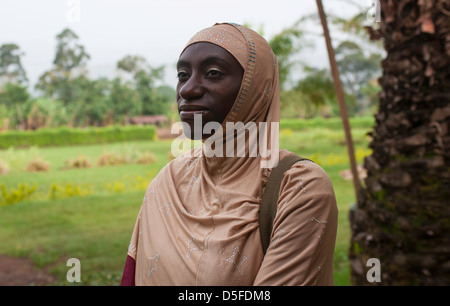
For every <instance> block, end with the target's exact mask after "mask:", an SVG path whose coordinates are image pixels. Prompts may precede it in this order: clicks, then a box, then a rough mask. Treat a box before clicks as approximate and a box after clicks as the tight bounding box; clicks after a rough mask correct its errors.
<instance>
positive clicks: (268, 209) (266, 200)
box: [259, 154, 307, 254]
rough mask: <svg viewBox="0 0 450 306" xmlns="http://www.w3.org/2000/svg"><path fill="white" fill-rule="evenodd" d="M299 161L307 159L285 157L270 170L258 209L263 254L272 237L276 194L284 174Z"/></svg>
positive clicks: (276, 200)
mask: <svg viewBox="0 0 450 306" xmlns="http://www.w3.org/2000/svg"><path fill="white" fill-rule="evenodd" d="M300 160H307V158H303V157H301V156H298V155H295V154H293V155H288V156H286V157H285V158H283V159H282V160H280V161H279V163H278V165H277V166H276V167H275V168H273V169H272V172H271V173H270V176H269V179H268V180H267V183H266V187H265V189H264V193H263V195H262V200H261V207H260V209H259V231H260V234H261V243H262V247H263V252H264V254H266V251H267V248H268V247H269V244H270V238H271V236H272V227H273V220H274V219H275V215H276V213H277V204H278V194H279V193H280V185H281V181H282V180H283V177H284V173H285V172H286V171H287V170H289V169H290V168H291V167H292V165H293V164H294V163H295V162H298V161H300Z"/></svg>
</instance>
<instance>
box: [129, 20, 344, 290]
mask: <svg viewBox="0 0 450 306" xmlns="http://www.w3.org/2000/svg"><path fill="white" fill-rule="evenodd" d="M177 69H178V86H177V102H178V110H179V113H180V118H181V120H182V122H184V124H185V134H186V135H188V136H190V137H191V138H201V139H202V140H203V141H204V145H203V147H202V148H196V149H194V150H193V151H191V152H189V154H185V155H183V156H180V157H178V158H176V159H175V160H173V161H172V162H170V163H169V164H167V165H166V166H165V167H164V168H163V169H162V170H161V171H160V173H159V174H158V175H157V177H156V178H155V179H153V180H152V182H151V183H150V185H149V187H148V189H147V191H146V194H145V197H144V201H143V204H142V207H141V210H140V212H139V214H138V218H137V221H136V225H135V228H134V232H133V234H132V238H131V243H130V246H129V250H128V257H127V262H126V265H125V269H124V275H123V279H122V285H332V284H333V251H334V244H335V239H336V230H337V207H336V200H335V196H334V192H333V188H332V185H331V182H330V180H329V178H328V176H327V175H326V173H325V172H324V171H323V170H322V169H321V168H320V167H319V166H318V165H317V164H315V163H313V162H309V161H302V162H298V163H295V164H294V165H293V166H292V167H291V168H290V169H289V170H288V171H286V172H285V174H284V177H283V180H282V183H281V187H280V192H279V200H278V203H277V213H276V216H275V219H274V222H273V230H272V235H271V242H270V245H269V247H268V249H267V252H266V253H265V254H264V252H263V250H262V247H261V238H260V234H259V223H258V213H259V207H260V204H261V196H262V194H263V191H264V188H265V184H266V182H267V180H268V177H269V175H270V173H271V170H272V168H271V166H270V165H272V166H275V165H276V163H277V161H278V159H282V158H283V157H285V156H287V155H289V154H291V153H290V152H288V151H286V150H282V151H279V150H278V148H277V144H278V142H277V139H276V138H274V137H273V135H275V136H276V132H277V129H276V127H277V125H276V124H277V123H278V122H279V108H280V100H279V83H278V65H277V61H276V58H275V56H274V55H273V53H272V50H271V49H270V46H269V45H268V44H267V42H266V41H265V40H264V38H262V37H261V36H260V35H258V34H257V33H256V32H254V31H252V30H250V29H248V28H246V27H243V26H240V25H236V24H229V23H225V24H215V25H214V26H212V27H210V28H207V29H204V30H202V31H200V32H198V33H197V34H196V35H195V36H194V37H193V38H192V39H191V40H190V41H189V43H188V44H187V46H186V48H185V49H184V50H183V52H182V53H181V55H180V58H179V61H178V65H177ZM194 119H201V121H202V122H201V124H199V123H198V120H197V122H196V120H194ZM214 122H218V123H220V125H219V126H217V125H216V126H215V128H214V132H212V131H213V129H210V128H207V127H208V124H210V123H214ZM237 123H242V124H243V125H245V126H250V124H251V123H254V124H255V125H262V123H267V124H265V125H264V127H265V129H256V130H255V131H256V133H252V132H246V133H242V129H241V130H239V128H236V126H238V125H237ZM269 123H271V124H269ZM272 123H275V125H274V124H272ZM233 125H234V126H233ZM230 126H233V130H231V133H229V132H230V129H231V128H230ZM241 127H242V125H241ZM186 130H187V132H186ZM194 134H196V135H198V137H195V135H194ZM239 134H241V135H245V134H248V135H250V134H251V135H253V136H247V137H249V141H248V142H246V143H245V148H244V154H240V155H239V154H237V150H238V148H237V146H234V147H233V146H231V148H232V149H231V150H228V147H227V146H226V145H228V144H230V143H233V144H236V143H237V142H239V141H237V140H236V139H237V137H238V136H237V135H239ZM261 135H263V136H264V137H263V138H261V137H260V136H261ZM252 137H253V140H255V139H256V140H260V139H267V140H266V143H265V144H264V146H259V147H258V148H259V149H260V151H259V154H253V153H254V151H253V149H254V148H255V146H252V145H251V138H252ZM244 138H245V137H244ZM211 140H214V141H211ZM221 140H223V144H224V145H221ZM225 144H226V145H225ZM268 144H270V147H271V150H268V146H266V145H268ZM261 147H263V149H261ZM264 148H266V149H264ZM211 153H214V154H211ZM220 153H224V154H220ZM225 153H226V154H225ZM241 153H242V152H241ZM269 153H270V154H269ZM274 157H275V158H274ZM268 159H270V160H272V161H273V160H275V163H273V162H272V163H269V162H267V160H268Z"/></svg>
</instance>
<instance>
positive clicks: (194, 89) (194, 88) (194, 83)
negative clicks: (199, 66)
mask: <svg viewBox="0 0 450 306" xmlns="http://www.w3.org/2000/svg"><path fill="white" fill-rule="evenodd" d="M204 91H205V88H204V87H203V84H202V82H201V79H200V77H199V76H197V75H196V74H193V75H191V76H190V77H189V79H188V80H187V81H186V82H185V83H184V84H183V85H182V86H181V88H180V92H179V94H180V96H181V97H182V98H183V99H185V100H187V101H189V100H195V99H197V98H200V97H201V96H202V95H203V93H204Z"/></svg>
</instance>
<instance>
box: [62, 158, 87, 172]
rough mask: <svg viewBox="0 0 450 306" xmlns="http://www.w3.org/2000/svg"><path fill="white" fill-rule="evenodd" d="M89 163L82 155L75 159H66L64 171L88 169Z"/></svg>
mask: <svg viewBox="0 0 450 306" xmlns="http://www.w3.org/2000/svg"><path fill="white" fill-rule="evenodd" d="M90 167H91V163H90V162H89V160H88V158H87V157H86V156H84V155H79V156H78V157H76V158H69V159H66V161H65V165H64V169H74V168H75V169H82V168H90Z"/></svg>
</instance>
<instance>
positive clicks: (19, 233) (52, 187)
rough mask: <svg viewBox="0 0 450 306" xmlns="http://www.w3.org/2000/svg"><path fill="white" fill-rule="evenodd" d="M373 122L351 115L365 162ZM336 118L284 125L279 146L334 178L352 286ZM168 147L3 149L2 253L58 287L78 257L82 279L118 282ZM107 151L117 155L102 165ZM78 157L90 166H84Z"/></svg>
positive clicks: (342, 265)
mask: <svg viewBox="0 0 450 306" xmlns="http://www.w3.org/2000/svg"><path fill="white" fill-rule="evenodd" d="M327 122H329V124H327ZM371 122H372V121H371V120H369V119H367V118H365V120H362V121H361V120H360V121H357V119H355V121H352V127H353V128H352V136H353V140H354V144H355V150H356V157H357V161H358V163H359V164H361V163H362V160H363V158H364V157H365V156H367V155H369V154H370V150H369V149H368V141H369V139H368V137H367V136H366V134H367V132H368V131H370V129H371ZM291 123H292V122H291ZM338 123H339V122H338ZM338 123H336V121H331V120H330V121H323V120H322V121H319V122H318V121H310V123H309V124H308V122H306V123H305V122H303V123H302V124H301V125H300V124H299V125H295V124H291V125H281V127H280V148H286V149H288V150H290V151H293V152H295V153H297V154H299V155H301V156H304V157H307V158H311V159H313V160H314V161H316V162H317V163H318V164H320V165H321V166H322V167H323V168H324V169H325V171H326V172H327V173H328V175H329V176H330V178H331V180H332V182H333V186H334V188H335V193H336V197H337V201H338V208H339V228H338V237H337V243H336V248H335V284H336V285H342V286H346V285H350V278H349V264H348V260H347V252H348V248H349V241H350V228H349V221H348V211H349V208H350V207H351V205H352V204H353V203H354V202H355V193H354V190H353V184H352V181H351V180H345V179H343V178H342V177H341V175H340V172H341V171H343V170H347V169H349V164H348V157H347V151H346V147H345V139H344V133H343V131H342V128H339V124H338ZM170 147H171V140H155V141H133V142H121V143H112V144H102V145H86V146H65V147H40V148H36V147H33V148H26V149H18V148H10V149H9V150H3V151H0V160H2V161H3V162H4V163H6V164H8V165H9V171H8V173H7V174H3V175H0V188H2V189H0V255H7V256H11V257H25V258H29V259H30V260H31V261H32V262H33V263H34V264H35V265H36V266H37V267H38V268H40V269H45V270H46V271H49V272H51V273H52V274H54V275H55V276H56V277H57V280H56V282H55V283H54V284H57V285H69V284H70V283H68V282H67V281H66V273H67V271H68V270H69V267H67V266H66V262H67V260H68V259H69V258H78V259H80V262H81V280H82V282H81V284H82V285H118V284H119V283H120V278H121V274H122V269H123V266H124V263H125V258H126V252H127V249H128V243H129V239H130V235H131V232H132V229H133V226H134V222H135V220H136V216H137V213H138V210H139V207H140V205H141V201H142V198H143V195H144V191H145V189H146V187H147V185H148V183H149V182H150V180H151V179H152V177H154V175H156V173H157V172H158V171H159V169H161V168H162V167H163V166H164V165H165V164H166V163H167V162H168V161H169V160H170V157H169V152H170ZM107 155H108V156H113V157H116V159H115V160H116V161H115V162H110V163H109V164H108V163H106V164H104V165H103V166H100V165H98V161H99V160H100V159H101V158H102V157H103V158H104V157H105V156H107ZM142 157H146V158H144V159H142ZM35 158H40V160H41V163H43V164H45V162H48V164H47V167H48V171H45V172H28V171H26V165H27V163H28V162H29V161H31V160H33V159H35ZM68 159H71V161H70V162H69V161H68ZM77 160H78V161H81V160H82V161H84V162H85V164H90V167H86V168H83V167H81V166H80V163H78V164H77V163H75V162H74V161H77ZM109 160H110V161H111V160H112V159H109ZM1 194H3V204H2V202H1V200H2V196H1ZM6 197H7V198H8V199H9V202H8V203H6V202H5V198H6Z"/></svg>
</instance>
